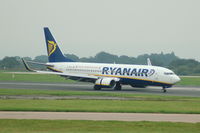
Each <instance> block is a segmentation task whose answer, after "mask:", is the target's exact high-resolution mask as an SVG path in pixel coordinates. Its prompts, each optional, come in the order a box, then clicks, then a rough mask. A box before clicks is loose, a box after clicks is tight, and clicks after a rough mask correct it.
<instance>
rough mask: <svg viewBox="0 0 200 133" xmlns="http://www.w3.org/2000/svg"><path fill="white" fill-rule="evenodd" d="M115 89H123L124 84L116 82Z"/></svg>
mask: <svg viewBox="0 0 200 133" xmlns="http://www.w3.org/2000/svg"><path fill="white" fill-rule="evenodd" d="M113 89H114V90H115V91H120V90H122V86H121V84H120V83H119V82H117V83H116V86H115V87H114V88H113Z"/></svg>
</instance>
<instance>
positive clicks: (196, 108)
mask: <svg viewBox="0 0 200 133" xmlns="http://www.w3.org/2000/svg"><path fill="white" fill-rule="evenodd" d="M0 105H1V106H0V110H2V111H59V112H130V113H136V112H137V113H139V112H140V113H189V114H190V113H191V114H200V102H199V100H190V101H153V100H152V101H151V100H149V101H148V100H146V101H142V100H139V101H137V100H136V101H135V100H134V101H131V100H128V101H126V100H79V99H76V100H74V99H73V100H37V99H35V100H27V99H26V100H25V99H6V100H0Z"/></svg>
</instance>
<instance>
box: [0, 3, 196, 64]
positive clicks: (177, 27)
mask: <svg viewBox="0 0 200 133" xmlns="http://www.w3.org/2000/svg"><path fill="white" fill-rule="evenodd" d="M45 26H47V27H49V28H50V30H51V32H52V34H53V35H54V37H55V38H56V40H57V43H58V44H59V46H60V48H61V49H62V51H63V52H64V53H70V54H76V55H78V56H79V57H88V56H94V55H95V54H96V53H98V52H100V51H106V52H109V53H112V54H117V55H128V56H137V55H140V54H145V53H148V54H150V53H160V52H161V51H163V52H164V53H170V52H172V51H174V52H175V54H176V55H177V56H179V57H181V58H192V59H197V60H199V61H200V0H0V46H1V47H0V59H2V58H3V57H4V56H17V55H18V56H31V57H35V56H37V55H42V54H43V55H46V54H47V52H46V44H45V41H44V33H43V27H45Z"/></svg>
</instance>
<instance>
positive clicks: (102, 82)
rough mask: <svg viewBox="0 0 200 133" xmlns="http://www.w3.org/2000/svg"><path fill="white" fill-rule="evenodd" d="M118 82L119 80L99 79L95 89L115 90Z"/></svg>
mask: <svg viewBox="0 0 200 133" xmlns="http://www.w3.org/2000/svg"><path fill="white" fill-rule="evenodd" d="M118 81H119V79H118V78H107V77H106V78H99V79H97V80H96V82H95V86H94V89H95V90H100V89H101V88H115V87H116V85H117V82H118Z"/></svg>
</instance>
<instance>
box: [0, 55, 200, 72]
mask: <svg viewBox="0 0 200 133" xmlns="http://www.w3.org/2000/svg"><path fill="white" fill-rule="evenodd" d="M65 56H66V57H68V58H70V59H72V60H74V61H78V62H94V63H116V64H141V65H145V64H147V58H150V59H151V62H152V64H153V65H155V66H162V67H167V68H169V69H172V70H173V71H174V72H175V73H176V74H178V75H200V62H198V61H196V60H194V59H181V58H179V57H177V56H176V55H175V54H174V52H172V53H166V54H164V53H163V52H161V53H159V54H143V55H139V56H137V57H129V56H126V55H121V56H117V55H114V54H110V53H107V52H100V53H98V54H96V55H95V56H93V57H92V56H91V57H83V58H80V57H78V56H77V55H74V54H65ZM23 58H24V59H25V60H27V61H34V62H42V63H46V62H48V57H47V56H46V55H40V56H36V57H35V58H34V59H32V58H31V57H23ZM29 64H30V63H29ZM31 65H32V67H36V68H39V69H45V67H44V66H42V65H35V64H31ZM0 69H1V70H20V71H21V70H22V71H23V70H25V69H24V66H23V64H22V62H21V57H19V56H15V57H4V58H3V59H2V60H0Z"/></svg>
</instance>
